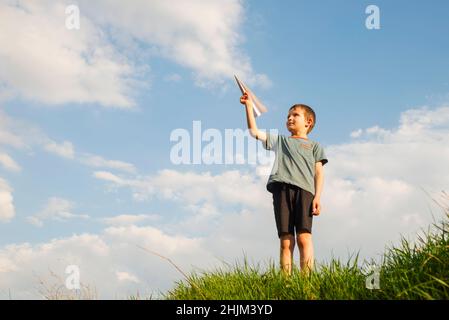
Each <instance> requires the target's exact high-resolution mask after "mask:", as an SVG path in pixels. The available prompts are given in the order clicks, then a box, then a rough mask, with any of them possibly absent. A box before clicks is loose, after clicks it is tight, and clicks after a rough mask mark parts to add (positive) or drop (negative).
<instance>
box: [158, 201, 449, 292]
mask: <svg viewBox="0 0 449 320" xmlns="http://www.w3.org/2000/svg"><path fill="white" fill-rule="evenodd" d="M445 211H446V219H445V220H444V221H443V222H441V223H439V224H435V225H433V228H432V229H429V230H428V231H427V232H425V233H424V235H422V236H418V239H417V241H416V242H415V243H410V242H409V241H407V240H406V239H405V238H402V241H401V244H400V245H399V246H397V247H392V248H389V249H387V251H386V252H385V254H384V256H383V259H382V263H381V265H380V266H378V267H377V270H379V271H378V275H379V277H378V279H379V282H378V284H379V289H367V287H366V279H367V275H370V274H371V275H373V273H369V270H366V269H365V268H361V267H360V265H359V261H358V258H357V256H356V257H354V258H352V259H349V261H347V262H342V261H340V260H335V259H334V260H332V261H331V262H329V263H327V264H323V265H320V266H318V267H317V268H316V270H315V271H314V272H312V273H311V274H310V275H304V274H302V273H301V272H299V271H298V270H294V271H293V273H292V276H290V277H285V276H283V275H282V273H281V272H280V270H279V268H278V267H276V266H275V265H274V263H272V262H271V263H270V264H269V266H268V268H261V267H260V266H251V265H249V264H248V263H247V262H246V259H245V260H244V261H243V263H241V264H237V265H235V266H232V267H226V268H222V269H218V270H215V271H212V272H201V273H193V274H191V275H189V276H188V277H187V278H186V279H185V280H184V281H180V282H178V283H176V285H175V287H174V288H173V289H172V290H170V291H169V292H168V293H167V294H166V296H165V298H166V299H219V300H220V299H231V300H232V299H243V300H246V299H449V210H447V209H446V210H445ZM371 284H372V283H371Z"/></svg>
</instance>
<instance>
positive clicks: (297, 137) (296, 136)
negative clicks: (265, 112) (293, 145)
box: [290, 134, 309, 140]
mask: <svg viewBox="0 0 449 320" xmlns="http://www.w3.org/2000/svg"><path fill="white" fill-rule="evenodd" d="M290 138H295V139H305V140H308V139H309V138H308V137H307V135H295V134H292V135H291V136H290Z"/></svg>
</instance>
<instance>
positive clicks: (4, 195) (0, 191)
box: [0, 178, 16, 222]
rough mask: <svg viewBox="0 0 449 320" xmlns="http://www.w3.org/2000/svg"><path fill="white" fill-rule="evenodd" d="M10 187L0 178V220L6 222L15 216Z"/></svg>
mask: <svg viewBox="0 0 449 320" xmlns="http://www.w3.org/2000/svg"><path fill="white" fill-rule="evenodd" d="M12 191H13V190H12V188H11V187H10V186H9V184H8V182H7V181H6V180H4V179H2V178H0V222H8V221H10V220H11V219H12V218H13V217H14V216H15V214H16V213H15V209H14V203H13V196H12Z"/></svg>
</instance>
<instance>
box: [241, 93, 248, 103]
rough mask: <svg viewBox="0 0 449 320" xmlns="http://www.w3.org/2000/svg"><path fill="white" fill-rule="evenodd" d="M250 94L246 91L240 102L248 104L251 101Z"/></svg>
mask: <svg viewBox="0 0 449 320" xmlns="http://www.w3.org/2000/svg"><path fill="white" fill-rule="evenodd" d="M249 99H250V98H249V96H248V94H247V93H246V92H245V93H244V94H243V95H242V96H241V97H240V103H241V104H244V105H246V104H247V103H248V102H249Z"/></svg>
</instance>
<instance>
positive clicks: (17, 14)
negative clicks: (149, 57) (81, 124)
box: [0, 1, 136, 108]
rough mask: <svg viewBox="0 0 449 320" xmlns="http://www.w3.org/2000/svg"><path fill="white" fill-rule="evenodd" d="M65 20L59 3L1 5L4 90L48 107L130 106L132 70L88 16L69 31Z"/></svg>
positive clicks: (0, 79)
mask: <svg viewBox="0 0 449 320" xmlns="http://www.w3.org/2000/svg"><path fill="white" fill-rule="evenodd" d="M66 17H67V16H66V14H65V5H64V3H61V2H54V1H39V2H29V1H14V2H9V1H7V2H6V3H5V2H2V3H0V21H2V28H0V83H1V84H2V86H3V90H4V91H6V92H9V95H10V96H11V95H19V96H22V97H24V98H26V99H29V100H37V101H39V102H43V103H46V104H51V105H57V104H63V103H66V102H80V103H83V102H97V103H100V104H102V105H104V106H108V107H117V108H129V107H131V106H132V105H133V104H134V102H133V101H132V99H131V98H130V90H131V86H132V83H133V81H135V80H134V79H132V74H133V73H134V72H136V70H135V68H134V67H133V66H132V64H131V63H130V62H129V61H127V60H126V58H125V57H124V56H122V55H120V54H119V53H118V52H117V51H116V50H115V48H114V47H113V46H112V45H111V44H110V43H109V42H108V41H107V39H106V37H105V35H104V33H103V31H102V30H100V29H98V28H97V27H96V26H95V25H94V24H93V22H92V21H91V20H89V18H88V17H86V16H85V15H82V17H81V20H82V27H81V28H80V29H79V30H68V29H67V28H66V27H65V20H66Z"/></svg>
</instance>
